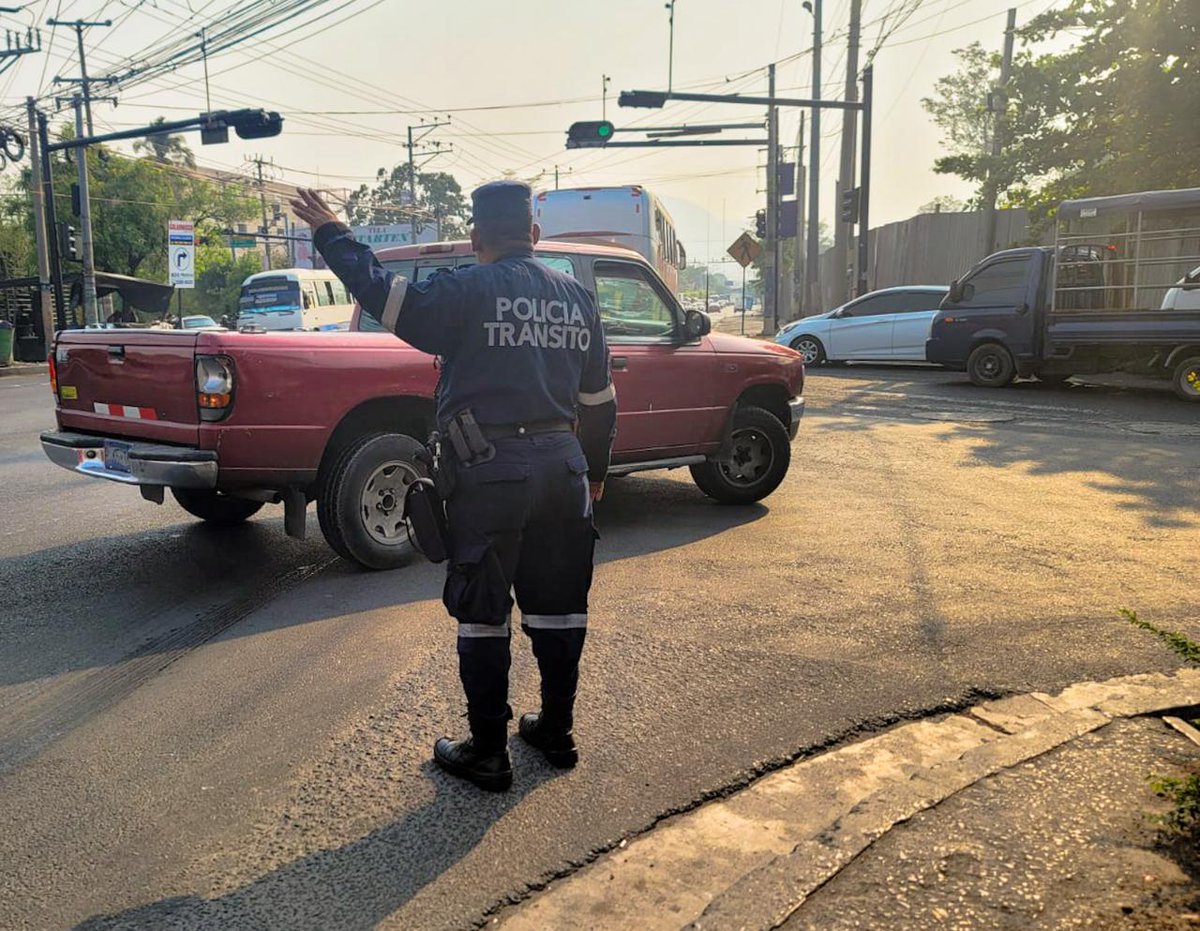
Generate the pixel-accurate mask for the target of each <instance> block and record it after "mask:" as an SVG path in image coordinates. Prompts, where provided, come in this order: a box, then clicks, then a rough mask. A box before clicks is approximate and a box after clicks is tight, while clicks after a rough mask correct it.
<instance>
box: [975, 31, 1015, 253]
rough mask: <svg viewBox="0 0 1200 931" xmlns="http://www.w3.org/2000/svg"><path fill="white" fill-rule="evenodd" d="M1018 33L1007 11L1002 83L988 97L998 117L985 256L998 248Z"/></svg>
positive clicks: (986, 201) (989, 182)
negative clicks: (1001, 174) (1000, 168)
mask: <svg viewBox="0 0 1200 931" xmlns="http://www.w3.org/2000/svg"><path fill="white" fill-rule="evenodd" d="M1016 31H1017V11H1016V8H1015V7H1014V8H1012V9H1010V10H1009V11H1008V23H1007V25H1006V26H1005V28H1004V57H1003V58H1001V59H1000V83H999V84H998V85H997V87H996V89H995V90H994V91H993V92H992V93H990V94H988V109H989V110H991V111H992V113H993V114H994V115H995V121H994V123H993V125H992V164H991V166H990V167H989V168H988V177H987V188H986V190H985V192H984V196H983V216H984V236H985V237H986V239H985V241H984V247H985V248H984V254H986V255H990V254H991V253H993V252H995V251H996V250H997V249H998V248H999V245H998V244H997V243H996V195H997V193H998V190H997V189H998V187H999V184H998V181H999V179H998V178H997V177H996V165H997V163H998V162H999V161H1000V155H1001V153H1002V152H1003V151H1004V142H1005V139H1004V137H1005V135H1006V132H1007V129H1008V79H1009V75H1010V73H1011V72H1012V58H1013V39H1014V37H1015V34H1016Z"/></svg>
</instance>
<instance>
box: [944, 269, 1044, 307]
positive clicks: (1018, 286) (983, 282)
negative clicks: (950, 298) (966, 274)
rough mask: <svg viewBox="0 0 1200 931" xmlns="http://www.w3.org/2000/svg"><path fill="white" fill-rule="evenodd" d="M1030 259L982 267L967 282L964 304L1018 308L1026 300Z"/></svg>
mask: <svg viewBox="0 0 1200 931" xmlns="http://www.w3.org/2000/svg"><path fill="white" fill-rule="evenodd" d="M1029 261H1030V260H1029V258H1028V257H1025V258H1020V259H1006V260H1005V261H1002V262H996V263H994V264H992V265H988V266H986V267H985V268H981V269H980V270H979V271H977V272H976V273H975V274H974V275H972V276H971V277H970V278H968V279H967V280H966V281H964V282H963V286H964V293H963V300H962V301H961V303H962V304H963V305H974V306H998V305H1004V304H1008V305H1016V304H1020V303H1022V302H1023V301H1024V300H1025V292H1026V290H1027V284H1026V280H1025V279H1026V277H1027V276H1028V274H1029Z"/></svg>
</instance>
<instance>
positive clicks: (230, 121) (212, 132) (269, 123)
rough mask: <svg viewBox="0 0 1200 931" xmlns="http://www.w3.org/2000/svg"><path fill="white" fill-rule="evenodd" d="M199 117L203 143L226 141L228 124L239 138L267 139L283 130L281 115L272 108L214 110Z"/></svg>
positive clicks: (210, 143) (213, 143)
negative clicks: (269, 109) (268, 109)
mask: <svg viewBox="0 0 1200 931" xmlns="http://www.w3.org/2000/svg"><path fill="white" fill-rule="evenodd" d="M200 117H201V124H200V142H201V144H203V145H217V144H219V143H222V142H228V141H229V127H230V126H232V127H233V131H234V132H236V133H237V134H238V138H239V139H268V138H270V137H271V136H278V135H279V134H280V133H281V132H282V131H283V117H282V116H280V115H279V114H278V113H276V112H275V111H273V110H271V111H267V110H215V111H213V112H210V113H202V114H200Z"/></svg>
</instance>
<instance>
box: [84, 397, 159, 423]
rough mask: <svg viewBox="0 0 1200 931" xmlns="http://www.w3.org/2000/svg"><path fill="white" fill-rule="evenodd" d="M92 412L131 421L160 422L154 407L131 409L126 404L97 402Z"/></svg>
mask: <svg viewBox="0 0 1200 931" xmlns="http://www.w3.org/2000/svg"><path fill="white" fill-rule="evenodd" d="M92 410H94V411H95V412H96V413H97V414H107V415H108V416H109V417H128V418H129V419H131V420H158V412H157V411H155V410H154V408H153V407H129V406H128V405H126V404H102V403H101V402H99V401H96V402H95V403H94V404H93V405H92Z"/></svg>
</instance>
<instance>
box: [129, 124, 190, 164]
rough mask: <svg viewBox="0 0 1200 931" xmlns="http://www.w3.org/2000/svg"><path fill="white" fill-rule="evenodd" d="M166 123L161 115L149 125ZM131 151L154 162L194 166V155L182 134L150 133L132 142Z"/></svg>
mask: <svg viewBox="0 0 1200 931" xmlns="http://www.w3.org/2000/svg"><path fill="white" fill-rule="evenodd" d="M164 123H166V120H165V119H164V118H163V117H161V116H160V117H158V118H157V119H156V120H154V122H152V123H151V124H150V125H151V126H162V125H163V124H164ZM133 151H135V152H141V153H143V154H145V155H147V156H149V157H150V158H152V159H154V160H155V161H156V162H162V163H164V164H172V165H183V166H184V167H187V168H195V167H196V156H195V155H193V154H192V150H191V149H190V148H189V147H188V144H187V143H186V142H185V141H184V139H183V136H173V135H171V134H170V133H152V134H151V135H149V136H147V137H146V138H145V139H139V140H138V141H137V142H135V143H134V144H133Z"/></svg>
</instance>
